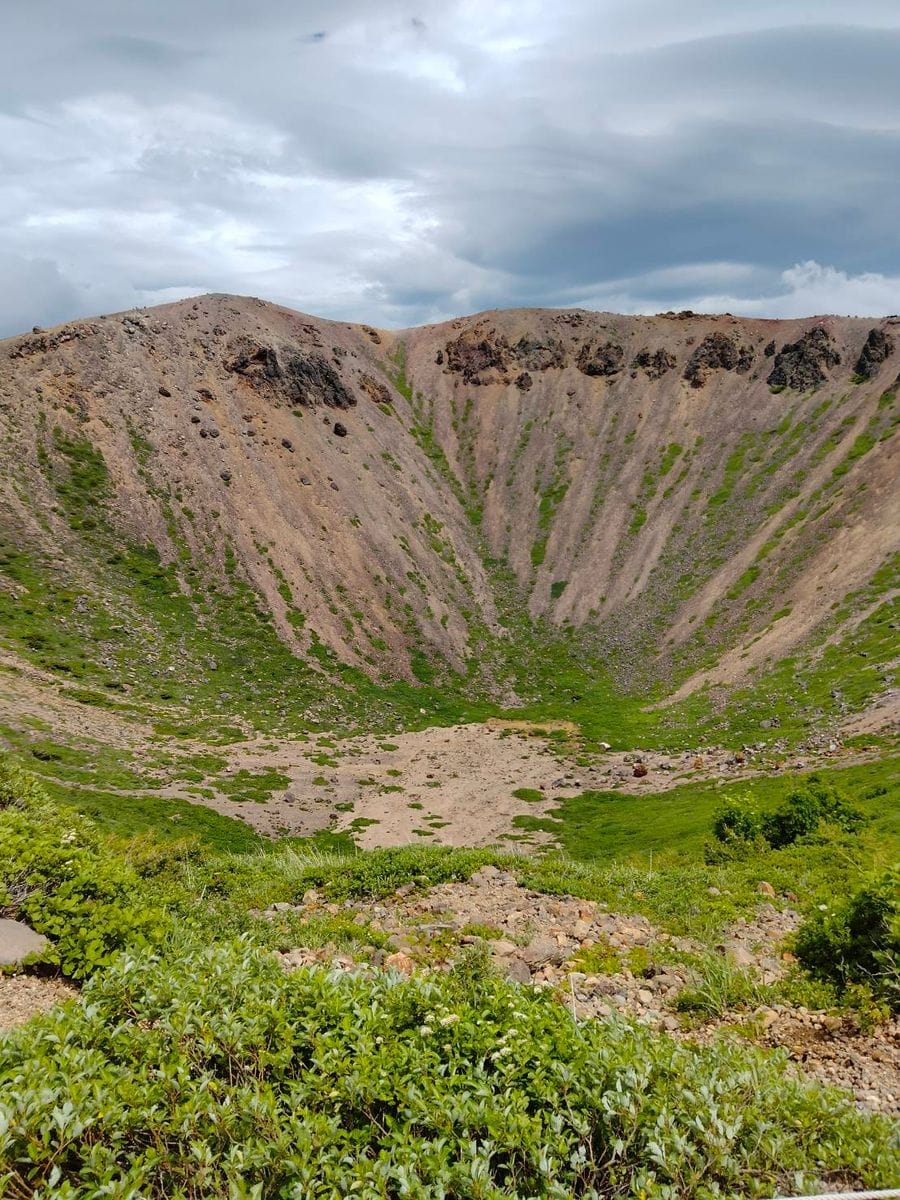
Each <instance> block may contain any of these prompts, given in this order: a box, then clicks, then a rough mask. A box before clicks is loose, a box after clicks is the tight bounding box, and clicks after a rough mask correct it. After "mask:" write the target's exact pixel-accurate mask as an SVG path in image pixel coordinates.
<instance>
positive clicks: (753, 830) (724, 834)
mask: <svg viewBox="0 0 900 1200" xmlns="http://www.w3.org/2000/svg"><path fill="white" fill-rule="evenodd" d="M761 833H762V817H760V815H759V813H758V812H757V810H756V809H755V808H754V807H753V806H752V805H751V804H749V803H748V802H747V801H746V800H726V801H725V803H724V804H723V805H722V807H721V808H720V809H719V811H718V812H717V813H716V815H715V817H714V818H713V834H714V835H715V837H716V840H717V841H720V842H724V843H726V844H727V843H729V842H753V841H755V840H756V839H757V838H759V836H760V835H761Z"/></svg>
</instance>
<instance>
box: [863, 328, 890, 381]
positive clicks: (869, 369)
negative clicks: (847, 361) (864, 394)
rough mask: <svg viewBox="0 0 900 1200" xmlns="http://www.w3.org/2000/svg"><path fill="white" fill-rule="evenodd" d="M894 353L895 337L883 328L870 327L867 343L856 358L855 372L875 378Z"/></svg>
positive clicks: (865, 377) (866, 377)
mask: <svg viewBox="0 0 900 1200" xmlns="http://www.w3.org/2000/svg"><path fill="white" fill-rule="evenodd" d="M893 353H894V339H893V338H892V337H891V335H890V334H889V333H885V331H884V330H883V329H870V330H869V336H868V337H867V338H866V342H865V345H864V346H863V348H862V350H861V351H860V355H859V358H858V359H857V360H856V366H855V367H854V368H853V372H854V374H855V375H861V376H862V377H863V378H864V379H874V378H875V376H876V375H877V374H878V372H879V371H880V370H881V367H882V364H883V363H884V362H886V361H887V359H889V358H890V356H891V355H892V354H893Z"/></svg>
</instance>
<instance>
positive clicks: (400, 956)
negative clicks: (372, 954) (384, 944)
mask: <svg viewBox="0 0 900 1200" xmlns="http://www.w3.org/2000/svg"><path fill="white" fill-rule="evenodd" d="M383 966H384V968H385V970H386V971H399V972H400V974H401V975H412V973H413V971H414V970H415V969H416V964H415V960H414V959H412V958H410V956H409V955H408V954H405V953H404V952H403V951H402V950H397V951H395V952H394V953H393V954H389V955H388V956H387V958H385V960H384V963H383Z"/></svg>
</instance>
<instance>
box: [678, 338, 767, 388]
mask: <svg viewBox="0 0 900 1200" xmlns="http://www.w3.org/2000/svg"><path fill="white" fill-rule="evenodd" d="M752 365H753V351H752V349H751V348H750V347H749V346H742V345H740V344H739V343H738V342H736V341H735V340H734V338H730V337H728V336H727V334H724V333H718V332H716V333H710V334H708V335H707V336H706V337H705V338H704V339H703V341H702V342H701V343H700V345H699V346H698V347H697V349H696V350H695V351H694V352H693V354H692V355H691V357H690V358H689V359H688V363H687V366H686V367H685V369H684V377H685V379H686V380H687V381H688V383H689V384H690V385H691V387H694V388H700V387H703V385H704V384H705V383H706V381H707V379H708V378H709V376H710V374H711V373H712V372H713V371H737V373H738V374H739V375H743V374H745V373H746V372H747V371H749V370H750V368H751V366H752Z"/></svg>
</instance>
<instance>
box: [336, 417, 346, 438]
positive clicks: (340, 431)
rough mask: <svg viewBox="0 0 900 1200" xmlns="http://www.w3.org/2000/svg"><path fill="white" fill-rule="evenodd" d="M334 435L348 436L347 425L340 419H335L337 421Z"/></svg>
mask: <svg viewBox="0 0 900 1200" xmlns="http://www.w3.org/2000/svg"><path fill="white" fill-rule="evenodd" d="M334 436H335V437H346V436H347V426H346V425H342V424H341V423H340V421H335V423H334Z"/></svg>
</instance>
